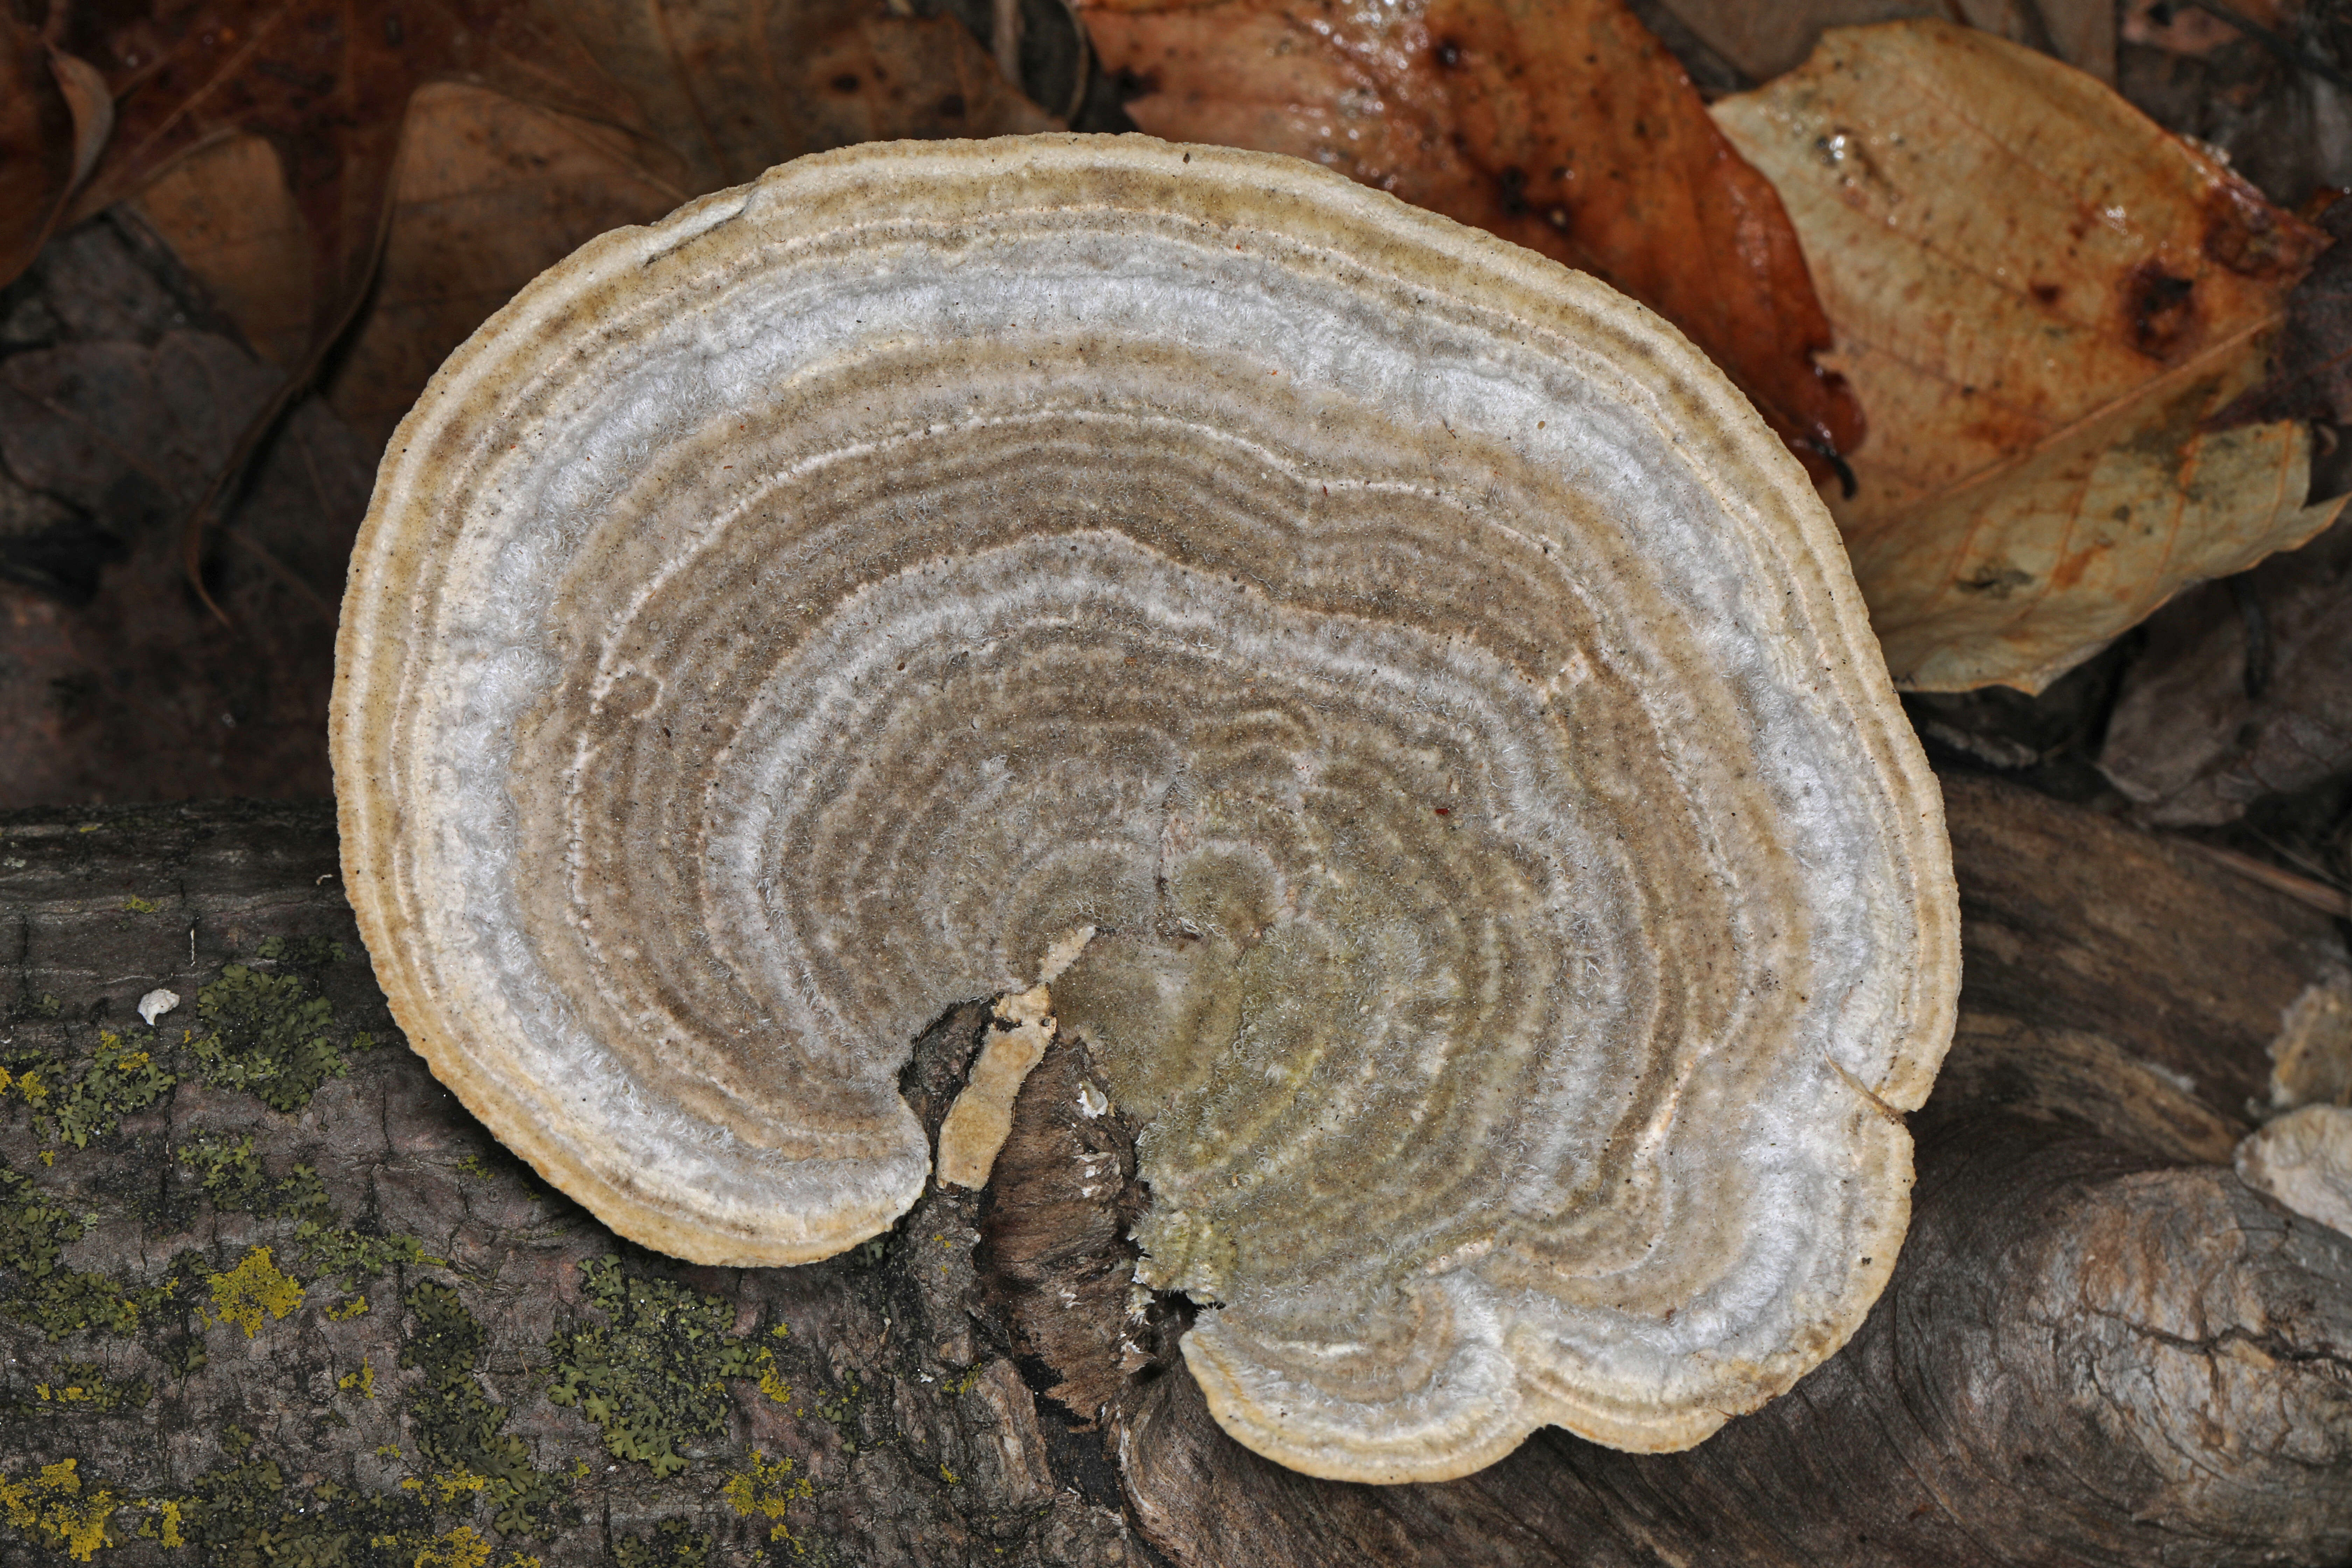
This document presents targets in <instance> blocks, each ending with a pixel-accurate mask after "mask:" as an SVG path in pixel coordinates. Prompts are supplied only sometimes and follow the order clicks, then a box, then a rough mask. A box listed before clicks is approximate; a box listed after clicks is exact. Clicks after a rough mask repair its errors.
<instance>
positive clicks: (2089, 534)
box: [1715, 22, 2336, 691]
mask: <svg viewBox="0 0 2352 1568" xmlns="http://www.w3.org/2000/svg"><path fill="white" fill-rule="evenodd" d="M1715 113H1716V116H1717V120H1718V121H1719V122H1720V123H1721V124H1722V125H1723V126H1724V128H1725V130H1726V131H1727V132H1729V134H1730V135H1731V137H1732V140H1733V141H1734V142H1736V143H1737V144H1738V146H1739V148H1740V149H1741V151H1742V152H1743V153H1746V154H1747V156H1748V159H1749V160H1750V161H1751V162H1753V163H1756V164H1757V165H1758V166H1759V167H1761V168H1763V169H1764V170H1765V171H1766V172H1767V173H1768V174H1770V175H1771V176H1772V178H1773V180H1774V182H1775V183H1776V184H1778V185H1779V187H1780V193H1781V195H1782V198H1783V199H1784V200H1785V201H1786V202H1787V203H1788V206H1789V211H1790V216H1791V217H1792V218H1793V219H1794V220H1795V222H1796V225H1797V228H1798V231H1799V233H1800V234H1801V236H1802V237H1803V239H1804V247H1805V253H1806V256H1807V258H1809V259H1810V260H1811V263H1812V267H1813V276H1814V279H1815V280H1816V282H1817V283H1818V285H1819V286H1820V289H1821V290H1822V300H1823V301H1824V302H1825V303H1826V305H1827V306H1828V309H1829V312H1830V316H1831V319H1832V321H1835V322H1836V323H1837V328H1838V353H1837V356H1836V359H1835V361H1834V362H1833V363H1836V364H1837V365H1838V367H1839V368H1841V369H1843V371H1844V372H1845V373H1846V374H1847V375H1848V376H1850V377H1851V378H1852V380H1853V384H1854V386H1855V389H1856V390H1857V392H1859V394H1860V395H1861V396H1862V399H1863V401H1864V405H1865V406H1866V407H1867V408H1868V409H1869V411H1870V417H1871V421H1872V429H1873V437H1872V441H1871V445H1870V446H1869V447H1867V448H1865V449H1864V451H1863V452H1862V453H1861V454H1859V455H1858V456H1857V457H1856V458H1855V459H1854V465H1853V467H1854V473H1855V476H1856V479H1857V481H1858V487H1859V488H1858V489H1857V491H1856V493H1855V494H1854V495H1853V497H1852V498H1850V499H1844V500H1832V510H1833V511H1835V513H1836V514H1837V517H1838V521H1839V523H1840V525H1841V527H1842V528H1843V530H1844V531H1845V536H1846V542H1847V546H1848V548H1849V550H1850V551H1851V552H1852V553H1853V563H1854V570H1855V574H1856V576H1857V577H1858V578H1859V579H1860V581H1861V584H1862V589H1863V593H1864V596H1865V597H1866V598H1867V599H1868V600H1869V602H1870V606H1871V615H1872V620H1873V623H1874V626H1876V628H1877V630H1878V633H1879V637H1880V640H1881V642H1882V644H1883V646H1884V647H1885V650H1886V655H1887V662H1888V664H1889V666H1890V667H1891V668H1892V669H1893V670H1894V672H1895V679H1896V680H1897V682H1898V684H1902V685H1906V686H1908V687H1910V688H1912V689H1918V690H1930V691H1933V690H1961V689H1969V688H1972V687H1976V686H1982V685H1988V684H1992V683H1996V682H1997V683H2000V684H2005V685H2011V686H2016V687H2020V688H2021V689H2026V690H2038V689H2041V688H2042V686H2044V685H2046V684H2047V683H2048V682H2049V681H2050V680H2052V679H2055V678H2056V677H2057V676H2058V675H2059V674H2062V673H2063V672H2064V671H2065V670H2066V669H2068V668H2072V667H2073V666H2074V664H2075V663H2078V662H2079V661H2080V660H2081V659H2083V658H2086V657H2088V656H2089V654H2091V653H2092V652H2094V651H2095V650H2096V649H2097V648H2098V647H2101V646H2103V645H2104V644H2105V642H2106V641H2107V640H2109V639H2110V638H2112V637H2115V636H2116V634H2117V633H2119V632H2121V631H2123V630H2124V629H2125V628H2126V627H2128V626H2132V625H2134V624H2136V623H2137V622H2138V621H2139V620H2140V619H2141V618H2142V617H2144V616H2147V614H2148V612H2149V611H2151V610H2153V609H2154V608H2155V607H2156V606H2157V605H2160V604H2162V603H2163V602H2164V601H2165V600H2166V599H2167V598H2168V597H2170V596H2171V595H2173V594H2174V593H2175V592H2176V591H2178V590H2179V588H2180V587H2181V586H2182V585H2183V584H2188V583H2191V582H2196V581H2199V580H2200V579H2203V578H2207V577H2213V576H2220V575H2223V574H2228V573H2231V572H2236V571H2240V570H2242V569H2243V568H2244V567H2246V566H2248V565H2251V564H2252V563H2253V562H2255V561H2258V560H2260V559H2261V558H2262V557H2263V556H2264V555H2267V554H2269V553H2270V552H2273V551H2275V550H2281V549H2285V548H2289V547H2291V546H2293V545H2294V544H2298V543H2300V542H2303V541H2304V540H2305V539H2307V538H2309V537H2310V536H2311V535H2312V534H2314V533H2315V532H2317V531H2319V530H2320V529H2321V528H2322V527H2324V526H2325V525H2326V522H2327V521H2328V520H2329V519H2330V518H2332V517H2333V516H2334V515H2335V510H2336V509H2335V508H2334V507H2333V506H2323V507H2316V508H2306V507H2305V505H2304V497H2305V489H2306V482H2307V475H2308V467H2309V436H2308V432H2307V431H2306V430H2305V429H2304V428H2303V427H2302V426H2299V425H2293V424H2280V423H2274V424H2269V425H2262V426H2252V427H2249V428H2246V429H2242V430H2234V431H2230V432H2227V433H2222V434H2214V433H2210V432H2207V431H2205V430H2204V429H2203V428H2202V426H2203V425H2204V422H2205V420H2206V419H2207V417H2208V416H2210V415H2211V414H2212V413H2213V411H2214V410H2216V409H2218V408H2220V407H2221V406H2222V405H2224V404H2226V403H2227V402H2228V401H2229V400H2230V399H2231V397H2233V396H2235V395H2237V394H2238V393H2240V392H2241V391H2242V390H2243V389H2244V388H2245V387H2246V385H2247V384H2249V383H2250V382H2251V381H2252V379H2253V378H2254V376H2255V375H2256V374H2259V371H2260V367H2261V364H2262V358H2263V351H2264V348H2265V345H2266V343H2267V342H2268V340H2269V336H2270V334H2271V333H2272V332H2273V331H2275V329H2276V328H2277V326H2278V324H2279V322H2280V321H2281V319H2282V313H2283V300H2284V297H2285V295H2286V293H2287V291H2288V290H2289V289H2291V288H2292V287H2293V285H2294V281H2295V280H2296V279H2297V278H2299V277H2300V276H2301V275H2302V273H2303V271H2304V268H2305V266H2306V265H2307V264H2308V263H2309V261H2310V260H2311V258H2312V257H2313V256H2314V255H2315V254H2316V253H2317V251H2318V250H2319V248H2320V247H2321V246H2322V245H2323V244H2324V243H2325V242H2324V239H2323V237H2321V236H2320V235H2319V234H2318V233H2317V232H2316V231H2315V230H2313V229H2312V228H2311V227H2310V226H2308V225H2305V224H2303V223H2300V222H2298V221H2297V220H2296V219H2294V217H2293V216H2290V215H2288V214H2286V213H2283V212H2280V211H2278V210H2277V209H2275V208H2273V207H2272V206H2270V205H2268V204H2267V203H2265V202H2263V199H2262V197H2261V196H2260V195H2259V194H2258V193H2256V192H2255V191H2254V190H2253V189H2252V187H2251V186H2249V185H2247V184H2245V182H2243V181H2242V180H2240V179H2238V178H2237V177H2236V176H2234V175H2232V174H2231V173H2230V172H2229V171H2228V170H2227V169H2226V168H2223V167H2221V165H2219V164H2217V163H2214V162H2213V161H2211V160H2210V159H2209V158H2207V157H2206V156H2204V155H2203V154H2202V153H2200V152H2198V151H2197V150H2195V149H2194V148H2192V147H2190V146H2189V145H2188V144H2187V143H2185V142H2181V141H2180V140H2179V139H2178V138H2176V137H2173V136H2171V135H2169V134H2168V133H2167V132H2164V131H2163V130H2162V129H2160V128H2159V127H2158V126H2157V125H2155V124H2154V123H2153V122H2151V121H2148V120H2147V119H2146V118H2145V117H2143V116H2142V115H2140V114H2139V112H2138V111H2137V110H2134V109H2133V108H2131V107H2130V105H2128V104H2126V102H2124V100H2122V99H2120V98H2118V97H2116V95H2115V94H2114V93H2113V92H2111V91H2109V90H2108V89H2106V88H2105V87H2103V86H2101V85H2100V84H2099V83H2097V82H2096V81H2095V80H2093V79H2091V78H2089V77H2087V76H2084V75H2083V74H2082V73H2080V72H2077V71H2074V70H2072V69H2069V68H2066V67H2064V66H2063V65H2060V64H2058V63H2057V62H2056V61H2054V60H2051V59H2048V58H2045V57H2043V56H2042V55H2039V54H2036V53H2034V52H2033V51H2032V50H2028V49H2024V48H2021V47H2017V46H2015V45H2013V44H2009V43H2005V42H2003V41H2001V40H2000V39H1998V38H1994V37H1990V36H1989V35H1986V34H1983V33H1979V32H1972V31H1969V30H1968V29H1966V28H1961V27H1956V26H1949V25H1948V24H1943V23H1935V22H1902V23H1891V24H1887V25H1885V26H1875V27H1861V28H1850V29H1843V30H1839V31H1835V32H1832V33H1830V34H1828V35H1827V36H1825V37H1823V39H1822V46H1821V47H1820V48H1819V49H1818V50H1816V51H1815V53H1814V55H1813V57H1812V58H1811V60H1809V61H1808V62H1807V63H1806V64H1805V66H1804V67H1803V68H1801V69H1800V70H1798V71H1796V72H1794V73H1792V74H1790V75H1789V76H1787V77H1784V78H1782V79H1780V81H1778V82H1775V83H1774V84H1772V85H1771V86H1770V87H1769V88H1766V89H1761V90H1759V91H1758V92H1754V93H1748V94H1743V95H1741V96H1739V97H1738V98H1732V99H1726V100H1723V101H1722V102H1720V103H1718V104H1717V105H1716V108H1715Z"/></svg>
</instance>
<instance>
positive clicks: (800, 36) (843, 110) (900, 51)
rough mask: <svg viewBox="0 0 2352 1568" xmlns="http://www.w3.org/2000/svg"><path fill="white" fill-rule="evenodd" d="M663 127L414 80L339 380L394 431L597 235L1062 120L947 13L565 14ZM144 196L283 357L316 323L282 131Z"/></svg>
mask: <svg viewBox="0 0 2352 1568" xmlns="http://www.w3.org/2000/svg"><path fill="white" fill-rule="evenodd" d="M566 21H567V24H568V26H570V27H571V28H572V32H573V36H574V38H575V40H576V43H577V46H578V47H579V48H580V50H581V51H582V52H583V57H584V58H588V59H590V60H593V62H595V63H596V68H598V69H600V70H601V69H604V68H608V67H609V68H610V75H611V78H612V79H614V81H616V82H617V83H619V84H620V87H621V89H622V90H624V91H625V94H626V96H627V98H628V100H629V101H630V103H631V105H632V106H633V107H632V108H631V110H630V111H629V113H630V116H631V117H632V118H634V119H635V121H637V122H638V123H639V124H640V126H641V127H642V128H643V129H642V130H641V131H640V132H636V133H634V134H633V133H625V132H617V131H616V130H614V127H613V126H612V124H610V123H609V122H601V121H597V120H593V119H590V118H586V117H583V116H580V115H577V114H567V113H564V112H562V111H560V110H555V109H551V108H549V107H547V106H545V105H544V104H543V103H541V102H533V101H529V100H521V99H518V98H515V97H512V96H509V95H508V94H507V93H506V92H504V91H501V90H492V89H484V88H478V87H473V86H468V85H464V84H460V83H456V82H442V83H436V84H429V85H426V86H425V87H423V88H421V89H419V90H418V91H417V92H416V93H415V95H414V97H413V98H412V99H411V100H410V101H409V107H408V112H407V117H406V120H405V122H404V144H403V149H402V153H401V156H400V160H399V163H398V167H397V174H396V184H395V186H394V190H393V195H392V209H391V216H390V220H389V223H388V226H387V228H388V233H387V237H386V240H385V249H384V253H383V268H382V275H381V278H380V279H379V280H378V282H377V284H376V286H375V289H374V292H373V297H372V300H371V303H370V307H369V311H368V315H367V317H366V319H365V320H364V321H362V322H361V323H360V324H359V327H358V330H357V331H356V333H355V335H354V336H353V337H352V339H351V340H350V341H349V343H348V346H347V347H346V348H345V349H344V350H343V351H342V352H341V353H340V354H339V356H338V362H339V363H338V364H337V366H336V368H335V371H334V373H333V374H332V376H331V379H330V380H329V381H328V383H327V384H326V391H327V393H328V395H329V398H330V401H331V403H332V405H333V406H334V408H335V411H336V412H337V413H338V414H339V415H341V416H342V417H343V418H344V419H345V420H346V421H348V422H349V423H350V424H351V425H352V426H353V427H354V428H356V429H358V430H359V431H361V432H362V434H363V435H365V436H367V437H370V438H371V439H375V440H381V439H383V437H386V436H388V435H389V434H390V433H391V430H392V426H394V424H396V423H397V422H398V421H399V418H400V416H402V415H403V414H404V413H405V412H406V411H407V408H408V405H410V404H411V403H413V402H414V401H415V397H416V395H417V394H418V393H419V392H420V391H422V390H423V388H424V385H425V381H426V379H427V378H429V377H430V376H431V375H432V374H433V372H434V370H435V369H436V368H437V367H438V366H439V364H440V363H441V361H442V360H443V359H444V358H446V356H447V354H448V353H449V351H450V350H451V349H453V348H455V347H456V346H457V344H458V343H460V342H464V341H465V339H466V338H467V335H468V334H470V333H471V332H472V331H473V330H474V329H475V328H476V327H478V326H479V325H480V324H481V322H482V321H483V320H484V319H485V318H487V317H488V315H489V313H490V312H491V311H493V310H496V309H498V307H499V305H501V304H503V303H505V301H506V300H507V299H508V298H509V297H510V296H511V295H512V294H513V292H514V291H515V290H516V289H519V288H520V287H521V286H522V285H523V284H524V283H526V282H528V281H530V279H532V278H534V277H536V276H537V275H538V274H539V273H540V272H541V271H542V270H544V269H545V268H547V267H549V266H551V265H552V264H553V263H554V262H556V261H557V260H559V259H561V258H562V257H564V256H566V255H569V254H570V253H571V252H572V250H574V249H576V248H577V247H579V246H580V245H581V244H582V243H583V242H584V241H586V240H587V239H589V238H591V237H593V236H595V235H597V234H601V233H603V232H604V230H606V229H609V228H614V227H616V226H620V225H623V224H629V223H644V222H647V221H649V220H651V219H653V218H655V217H658V216H660V215H661V214H663V213H665V212H667V211H668V210H669V209H670V208H672V207H674V206H676V205H678V204H679V203H680V202H682V201H685V200H686V199H688V197H689V196H692V195H697V194H699V193H700V192H702V191H705V190H710V189H716V188H719V187H720V186H723V185H726V184H732V183H735V182H738V181H740V180H743V179H747V178H749V177H751V175H753V174H757V173H759V172H760V171H761V170H762V169H765V168H767V167H769V166H770V165H772V164H773V163H782V162H783V161H785V160H786V159H789V158H792V157H795V156H798V155H799V154H800V153H807V152H814V151H818V150H821V149H823V148H825V147H831V146H837V145H841V144H843V143H845V142H853V141H862V140H869V139H876V138H882V137H898V136H940V135H996V134H1000V133H1003V132H1018V131H1038V130H1046V129H1050V128H1052V126H1053V124H1054V121H1051V120H1050V119H1049V118H1047V117H1046V116H1045V114H1044V113H1043V111H1041V110H1038V109H1037V108H1036V106H1035V105H1034V104H1032V103H1031V102H1030V101H1029V100H1027V99H1025V98H1023V97H1022V96H1021V95H1020V94H1019V93H1018V92H1017V91H1015V90H1014V89H1013V88H1012V87H1010V86H1009V85H1008V84H1007V83H1006V82H1005V81H1004V80H1003V78H1002V77H1001V76H999V75H998V74H997V71H996V69H995V67H994V65H993V64H992V62H991V60H990V59H989V58H988V56H987V54H986V52H985V51H984V50H982V48H981V47H980V46H979V45H978V43H977V42H975V41H974V40H973V39H972V38H971V36H970V35H969V34H968V33H966V32H965V31H964V30H963V29H962V28H961V26H958V25H957V24H956V23H955V22H954V21H952V20H951V19H949V18H946V17H937V18H919V17H912V16H887V15H882V14H880V13H879V12H878V10H877V8H876V7H875V6H873V5H867V4H863V3H860V4H845V3H842V0H828V3H824V4H803V5H791V6H780V7H764V6H730V5H717V4H706V5H646V4H627V3H619V0H615V3H612V4H605V5H579V6H576V7H574V8H572V9H571V10H569V11H568V12H567V13H566ZM139 202H140V205H141V207H142V211H143V213H144V214H145V216H147V218H148V220H149V221H150V222H151V223H152V224H153V225H154V226H155V227H156V228H157V230H158V231H159V232H161V233H162V234H163V235H164V236H165V237H166V238H168V239H169V240H170V241H171V242H172V244H173V248H174V249H175V250H176V251H177V252H178V253H179V255H180V257H181V258H182V259H183V260H184V262H186V264H187V265H188V267H189V268H190V270H192V271H193V272H194V273H195V274H196V275H197V276H198V277H199V278H201V279H204V281H205V283H206V285H207V286H208V287H209V288H211V289H213V290H214V292H215V295H216V296H217V297H218V298H219V299H221V300H222V301H223V302H224V304H225V305H226V307H227V308H228V309H229V310H230V312H231V313H232V314H233V315H234V316H235V317H236V321H237V322H238V324H239V325H240V326H241V327H242V328H244V330H245V331H246V332H247V336H248V337H250V338H251V339H252V341H253V342H255V343H256V344H257V346H259V347H260V348H262V350H263V351H264V352H265V353H268V354H269V355H270V356H271V357H272V358H273V359H276V360H277V361H278V363H281V364H286V365H289V366H292V365H295V364H296V363H298V362H299V354H300V353H301V352H302V351H303V350H304V349H305V348H306V347H307V345H308V344H309V343H310V341H311V339H310V321H311V317H312V312H311V311H310V309H309V307H308V306H307V305H306V304H305V303H304V301H305V300H307V299H308V298H309V297H310V291H311V290H312V289H313V288H314V287H315V285H314V284H313V283H312V282H311V281H310V276H309V272H308V269H307V268H306V266H305V265H304V262H303V258H301V256H300V255H299V252H297V251H296V250H293V249H291V248H289V237H291V236H293V235H297V234H299V226H300V221H301V220H300V214H299V209H298V208H297V207H296V205H295V204H294V203H293V202H292V201H291V199H290V198H289V195H287V193H286V187H285V184H284V182H283V179H282V176H281V173H280V170H279V167H278V160H277V158H276V156H275V153H274V150H273V148H272V146H271V144H270V143H269V142H267V141H265V140H263V139H261V138H258V137H236V138H229V139H226V140H223V141H220V142H215V143H214V144H212V145H210V146H208V147H205V148H204V149H202V150H200V151H199V152H197V153H194V155H193V156H191V157H189V158H186V159H184V160H183V161H182V162H181V163H179V164H177V165H176V166H175V167H173V169H171V170H170V171H168V172H167V173H165V174H163V176H162V177H161V178H159V179H157V180H155V181H154V182H153V183H152V184H150V185H148V186H147V188H146V189H145V191H144V192H143V193H142V195H141V196H140V198H139Z"/></svg>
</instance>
